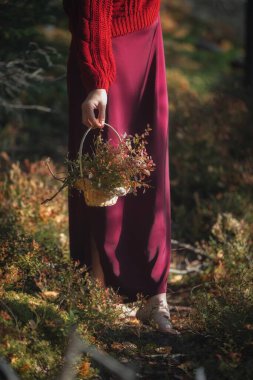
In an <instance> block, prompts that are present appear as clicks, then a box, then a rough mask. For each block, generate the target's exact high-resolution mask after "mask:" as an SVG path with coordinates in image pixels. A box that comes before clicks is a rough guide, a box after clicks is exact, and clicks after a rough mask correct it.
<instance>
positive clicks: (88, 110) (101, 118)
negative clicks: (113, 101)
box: [82, 88, 107, 128]
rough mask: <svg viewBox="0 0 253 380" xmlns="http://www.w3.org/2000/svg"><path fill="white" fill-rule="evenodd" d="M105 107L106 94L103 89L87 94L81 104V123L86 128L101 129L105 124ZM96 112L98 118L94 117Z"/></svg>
mask: <svg viewBox="0 0 253 380" xmlns="http://www.w3.org/2000/svg"><path fill="white" fill-rule="evenodd" d="M106 105H107V93H106V90H105V89H103V88H101V89H100V88H99V89H96V90H93V91H91V92H89V94H88V96H87V97H86V99H85V100H84V102H83V103H82V123H83V124H85V125H86V126H87V127H92V128H103V126H104V122H105V110H106ZM95 110H98V117H97V118H96V116H95V112H94V111H95Z"/></svg>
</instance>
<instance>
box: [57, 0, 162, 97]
mask: <svg viewBox="0 0 253 380" xmlns="http://www.w3.org/2000/svg"><path fill="white" fill-rule="evenodd" d="M63 8H64V10H65V12H66V14H67V15H68V18H69V30H70V32H71V34H72V43H73V44H74V46H75V48H76V52H77V61H78V66H79V68H80V73H81V80H82V83H83V85H84V86H85V88H86V90H87V91H88V92H89V91H92V90H94V89H96V88H104V89H105V90H106V91H108V89H109V87H110V85H111V84H112V82H113V81H114V80H115V79H116V67H115V62H114V57H113V51H112V37H117V36H121V35H124V34H127V33H131V32H134V31H137V30H140V29H142V28H145V27H148V26H150V25H151V24H152V23H153V22H154V21H155V20H156V18H157V17H158V14H159V9H160V0H63Z"/></svg>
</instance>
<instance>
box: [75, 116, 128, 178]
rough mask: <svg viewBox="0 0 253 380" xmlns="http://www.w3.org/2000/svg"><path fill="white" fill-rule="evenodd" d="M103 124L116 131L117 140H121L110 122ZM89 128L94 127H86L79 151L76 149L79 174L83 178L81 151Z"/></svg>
mask: <svg viewBox="0 0 253 380" xmlns="http://www.w3.org/2000/svg"><path fill="white" fill-rule="evenodd" d="M104 125H107V126H108V127H110V128H112V130H113V131H114V132H115V133H116V135H117V136H118V138H119V141H122V140H121V137H120V135H119V133H118V132H117V131H116V129H115V128H113V127H112V126H111V125H110V124H108V123H104ZM91 129H95V128H94V127H90V128H88V129H87V131H86V132H85V133H84V135H83V138H82V140H81V143H80V147H79V151H78V158H79V166H80V176H81V178H83V165H82V152H83V144H84V141H85V139H86V136H87V135H88V133H89V132H90V130H91Z"/></svg>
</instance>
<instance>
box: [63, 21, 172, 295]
mask: <svg viewBox="0 0 253 380" xmlns="http://www.w3.org/2000/svg"><path fill="white" fill-rule="evenodd" d="M112 47H113V53H114V58H115V62H116V70H117V78H116V80H115V81H114V82H113V84H112V85H111V87H110V89H109V91H108V103H107V108H106V122H107V123H109V124H110V125H112V126H113V127H114V128H115V129H117V131H118V132H119V133H120V134H123V133H124V132H126V133H127V134H134V133H142V132H143V131H144V129H145V128H146V126H147V124H150V127H151V128H152V131H151V132H150V135H149V136H148V145H146V147H147V150H148V153H149V155H151V156H152V158H153V160H154V162H155V164H156V169H155V171H154V172H152V174H151V177H149V179H150V181H151V182H150V184H151V185H152V186H153V188H149V189H147V190H146V192H145V193H144V194H143V190H142V189H138V195H137V196H134V195H133V194H128V195H127V196H123V197H119V199H118V201H117V203H116V204H115V205H113V206H107V207H91V206H87V205H86V204H85V202H84V198H83V195H82V194H81V193H80V192H79V191H78V190H75V189H71V190H70V191H69V195H68V206H69V239H70V255H71V257H72V259H74V260H79V261H80V263H81V265H84V264H85V265H86V266H87V268H88V270H91V269H92V268H91V236H93V238H94V241H95V243H96V247H97V250H98V252H99V256H100V261H101V265H102V268H103V272H104V276H105V282H106V285H107V286H110V287H112V288H113V289H114V290H116V291H117V292H118V293H119V294H120V295H121V296H122V297H123V299H124V301H123V302H132V301H135V300H136V299H137V294H138V293H142V294H143V295H144V296H152V295H155V294H159V293H164V292H166V290H167V281H168V274H169V267H170V253H171V214H170V181H169V151H168V142H169V125H168V124H169V117H168V116H169V108H168V107H169V106H168V94H167V83H166V68H165V57H164V45H163V36H162V27H161V21H160V15H159V16H158V18H157V20H156V21H155V22H154V23H153V24H152V25H151V26H149V27H148V28H144V29H141V30H139V31H136V32H132V33H128V34H126V35H123V36H118V37H113V38H112ZM67 88H68V100H69V140H68V141H69V144H68V151H69V157H70V158H72V159H73V158H76V157H77V152H78V149H79V145H80V141H81V138H82V136H83V134H84V132H85V131H86V130H87V127H86V126H84V125H83V124H82V122H81V103H82V102H83V101H84V99H85V98H86V96H87V94H86V93H85V91H84V89H83V86H82V83H81V80H80V76H79V71H78V65H77V63H76V58H75V50H74V46H73V43H72V42H71V44H70V49H69V57H68V65H67ZM94 133H96V130H91V131H90V132H89V134H88V135H87V139H86V140H85V147H84V151H85V150H86V151H87V152H90V147H91V145H92V140H93V138H94ZM103 134H104V137H105V138H110V139H112V141H118V140H117V139H118V138H117V136H116V135H115V133H114V132H113V130H112V129H111V128H108V127H107V126H105V127H104V129H103Z"/></svg>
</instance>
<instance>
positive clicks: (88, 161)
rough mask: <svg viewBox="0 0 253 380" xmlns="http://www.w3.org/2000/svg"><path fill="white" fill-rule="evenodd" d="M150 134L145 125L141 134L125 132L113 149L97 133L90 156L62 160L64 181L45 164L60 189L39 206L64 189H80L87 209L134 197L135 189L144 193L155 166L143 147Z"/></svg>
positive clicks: (109, 143)
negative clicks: (60, 183) (124, 196)
mask: <svg viewBox="0 0 253 380" xmlns="http://www.w3.org/2000/svg"><path fill="white" fill-rule="evenodd" d="M105 124H106V123H105ZM106 125H108V126H110V125H109V124H106ZM113 129H114V128H113ZM150 131H151V128H150V126H149V125H147V128H146V129H145V131H144V132H143V133H142V134H141V135H139V134H137V133H136V134H135V135H134V136H132V135H127V134H126V133H125V134H124V135H123V136H122V137H121V138H120V141H119V143H118V145H116V146H115V145H113V144H112V143H111V142H110V140H109V141H104V139H103V137H102V130H100V131H99V133H98V135H97V137H96V138H94V139H93V143H94V149H92V154H91V155H90V154H88V153H84V154H82V155H80V154H79V157H78V158H77V159H75V160H69V159H68V158H66V159H65V161H64V166H65V167H66V169H67V174H66V176H65V177H64V178H57V177H56V176H55V175H54V174H53V173H52V171H51V169H50V167H49V165H48V163H47V165H48V168H49V170H50V172H51V174H52V175H53V177H54V178H55V179H57V180H59V181H61V182H62V186H61V187H60V189H59V190H58V191H57V193H56V194H54V195H53V196H52V197H51V198H49V199H46V200H44V201H43V202H42V203H46V202H49V201H50V200H52V199H53V198H55V196H56V195H57V194H58V193H59V192H60V191H61V190H63V189H64V188H65V187H75V188H77V189H79V190H82V191H83V192H84V196H85V201H86V203H87V204H88V205H90V206H108V205H112V204H115V203H116V201H117V199H118V196H123V195H126V194H127V193H133V194H134V195H137V188H140V187H142V188H143V193H144V192H145V191H146V189H147V188H149V187H151V185H149V184H148V183H147V177H149V176H150V175H151V172H152V171H154V170H155V163H154V162H153V160H152V157H151V156H149V155H148V153H147V150H146V146H145V145H146V144H148V142H147V136H148V135H149V132H150ZM118 136H119V135H118Z"/></svg>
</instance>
